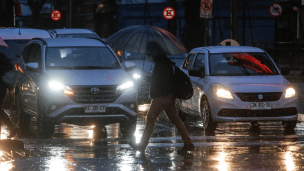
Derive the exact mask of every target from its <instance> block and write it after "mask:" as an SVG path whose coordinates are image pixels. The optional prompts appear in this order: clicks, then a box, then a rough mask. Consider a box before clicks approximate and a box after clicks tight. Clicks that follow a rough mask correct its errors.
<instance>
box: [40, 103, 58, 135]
mask: <svg viewBox="0 0 304 171" xmlns="http://www.w3.org/2000/svg"><path fill="white" fill-rule="evenodd" d="M37 127H38V128H37V129H38V133H39V137H40V138H51V137H52V136H53V134H54V128H55V123H54V120H53V119H52V118H49V117H46V113H45V112H44V110H43V105H42V104H39V105H38V118H37Z"/></svg>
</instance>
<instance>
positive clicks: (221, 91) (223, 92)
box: [213, 84, 234, 99]
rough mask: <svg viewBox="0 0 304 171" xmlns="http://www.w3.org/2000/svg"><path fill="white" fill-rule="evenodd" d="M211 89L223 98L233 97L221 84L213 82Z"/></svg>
mask: <svg viewBox="0 0 304 171" xmlns="http://www.w3.org/2000/svg"><path fill="white" fill-rule="evenodd" d="M213 89H214V92H215V95H216V97H219V98H224V99H234V98H233V96H232V94H231V92H230V91H229V90H228V89H227V88H226V87H225V86H223V85H221V84H213Z"/></svg>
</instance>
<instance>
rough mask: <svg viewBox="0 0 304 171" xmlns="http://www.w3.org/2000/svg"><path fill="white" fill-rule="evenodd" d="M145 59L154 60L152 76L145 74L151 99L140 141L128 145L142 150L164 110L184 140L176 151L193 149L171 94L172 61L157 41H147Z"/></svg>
mask: <svg viewBox="0 0 304 171" xmlns="http://www.w3.org/2000/svg"><path fill="white" fill-rule="evenodd" d="M146 48H147V56H148V57H147V59H148V61H149V62H154V63H155V66H154V69H153V73H152V76H145V78H144V79H145V80H146V81H148V82H150V97H151V99H152V102H151V105H150V109H149V111H148V114H147V124H146V127H145V130H144V132H143V136H142V137H141V142H140V143H138V144H136V143H134V142H130V143H129V144H130V146H131V147H132V148H133V149H134V150H136V151H140V152H144V151H145V149H146V147H147V145H148V143H149V139H150V137H151V135H152V132H153V128H154V124H155V121H156V119H157V118H158V116H159V115H160V113H161V112H162V111H165V113H166V115H167V116H168V118H169V120H170V121H171V122H172V123H173V124H174V125H175V127H176V128H177V130H178V132H179V133H180V135H181V137H182V140H183V141H184V147H183V148H182V149H180V150H178V152H183V151H192V150H194V149H195V147H194V145H193V144H192V141H191V139H190V136H189V133H188V131H187V129H186V127H185V125H184V123H183V122H182V121H181V119H180V118H179V115H178V113H177V110H176V107H175V100H176V98H175V97H174V95H173V92H172V90H173V64H174V63H173V62H172V61H171V60H170V59H169V58H168V57H167V56H166V55H165V52H164V51H163V50H162V48H161V47H160V46H159V44H158V43H156V42H154V41H151V42H148V43H147V46H146Z"/></svg>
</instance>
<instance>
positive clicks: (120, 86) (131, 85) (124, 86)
mask: <svg viewBox="0 0 304 171" xmlns="http://www.w3.org/2000/svg"><path fill="white" fill-rule="evenodd" d="M131 87H133V81H128V82H126V83H124V84H121V85H119V86H118V87H117V89H116V90H117V91H121V90H125V89H128V88H131Z"/></svg>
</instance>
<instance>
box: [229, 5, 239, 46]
mask: <svg viewBox="0 0 304 171" xmlns="http://www.w3.org/2000/svg"><path fill="white" fill-rule="evenodd" d="M236 1H237V0H230V6H231V36H232V39H233V40H235V41H238V32H237V31H238V30H237V9H236Z"/></svg>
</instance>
